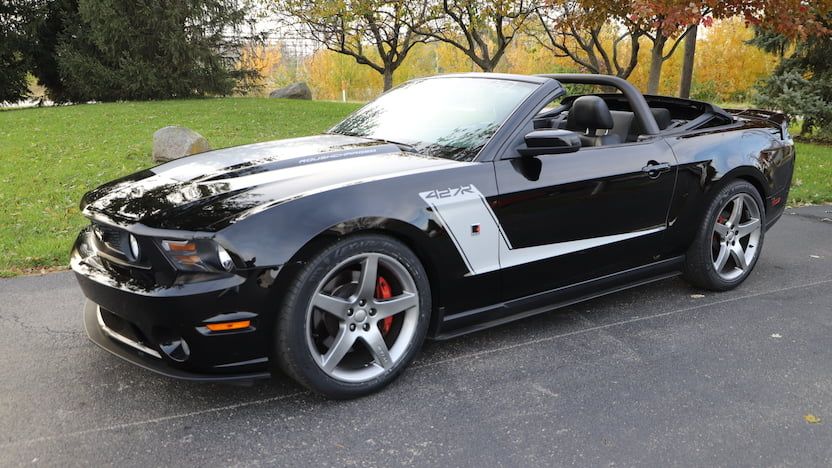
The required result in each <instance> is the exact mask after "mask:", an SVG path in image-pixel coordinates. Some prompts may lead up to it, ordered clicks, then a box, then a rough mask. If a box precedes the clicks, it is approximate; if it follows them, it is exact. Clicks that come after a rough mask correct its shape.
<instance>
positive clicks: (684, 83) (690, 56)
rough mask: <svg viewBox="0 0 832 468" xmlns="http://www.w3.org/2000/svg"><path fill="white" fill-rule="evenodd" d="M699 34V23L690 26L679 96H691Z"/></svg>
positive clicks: (685, 97)
mask: <svg viewBox="0 0 832 468" xmlns="http://www.w3.org/2000/svg"><path fill="white" fill-rule="evenodd" d="M698 34H699V25H698V24H694V25H693V26H691V27H690V31H688V35H687V37H685V58H684V60H683V62H682V76H681V78H680V80H679V97H680V98H683V99H688V98H689V97H690V88H691V85H693V64H694V59H695V58H696V39H697V36H698Z"/></svg>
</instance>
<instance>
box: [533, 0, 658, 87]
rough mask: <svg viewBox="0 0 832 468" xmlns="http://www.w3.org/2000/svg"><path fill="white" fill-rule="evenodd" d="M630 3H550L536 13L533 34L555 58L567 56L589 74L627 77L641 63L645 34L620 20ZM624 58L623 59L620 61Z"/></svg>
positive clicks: (579, 0)
mask: <svg viewBox="0 0 832 468" xmlns="http://www.w3.org/2000/svg"><path fill="white" fill-rule="evenodd" d="M627 6H628V2H604V4H603V5H598V4H597V2H594V1H587V0H577V1H576V0H560V1H550V2H547V3H545V4H543V5H541V6H540V7H539V8H537V10H536V16H537V18H538V19H539V20H540V29H539V31H537V33H536V34H534V36H535V38H537V39H538V41H539V42H540V44H541V45H542V46H543V47H545V48H547V49H548V50H550V51H551V52H552V53H553V55H554V56H555V57H558V58H563V57H567V58H570V59H571V60H572V61H574V62H575V63H576V64H578V65H579V66H580V67H582V68H583V69H585V70H586V71H588V72H590V73H601V74H605V75H615V76H618V77H621V78H627V77H629V76H630V74H631V73H632V72H633V70H634V69H635V67H636V65H637V64H638V53H639V50H640V44H639V38H640V37H642V36H643V35H644V32H643V31H641V30H640V29H638V28H631V27H629V26H630V24H629V23H625V22H623V21H621V20H620V18H623V17H624V16H625V12H626V8H627ZM622 55H623V56H624V58H623V60H622V59H620V57H621V56H622Z"/></svg>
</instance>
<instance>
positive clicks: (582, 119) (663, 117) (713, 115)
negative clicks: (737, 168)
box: [534, 94, 734, 148]
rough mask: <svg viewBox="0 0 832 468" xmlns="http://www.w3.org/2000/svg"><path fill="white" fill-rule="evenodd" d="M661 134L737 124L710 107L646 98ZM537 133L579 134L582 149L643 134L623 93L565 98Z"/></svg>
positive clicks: (541, 119) (547, 112)
mask: <svg viewBox="0 0 832 468" xmlns="http://www.w3.org/2000/svg"><path fill="white" fill-rule="evenodd" d="M644 97H645V99H646V100H647V104H648V105H649V107H650V112H651V113H652V115H653V118H655V119H656V124H657V125H658V127H659V131H660V134H665V133H674V132H679V131H692V130H698V129H703V128H711V127H717V126H722V125H729V124H732V123H734V118H733V117H732V116H731V115H730V114H728V113H727V112H726V111H724V110H722V109H720V108H718V107H716V106H713V105H710V104H707V103H701V102H696V101H688V100H684V99H677V98H670V97H665V96H644ZM534 129H535V130H548V129H563V130H570V131H573V132H575V133H578V135H579V136H580V139H581V146H582V147H584V148H586V147H597V146H610V145H620V144H625V143H635V142H638V141H640V139H641V138H642V135H644V133H645V132H644V131H643V128H642V124H641V121H640V119H638V118H637V116H636V114H635V113H634V112H633V111H632V109H631V108H630V104H629V102H628V101H627V98H626V97H625V96H624V95H623V94H586V95H578V96H568V97H566V98H563V99H562V100H561V102H560V105H558V106H554V107H548V106H547V107H545V108H543V109H542V110H541V112H540V113H539V114H538V115H537V116H536V117H535V119H534Z"/></svg>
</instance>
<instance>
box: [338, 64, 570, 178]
mask: <svg viewBox="0 0 832 468" xmlns="http://www.w3.org/2000/svg"><path fill="white" fill-rule="evenodd" d="M460 78H467V79H471V78H475V79H483V80H506V81H518V82H522V83H529V84H534V85H537V87H536V88H535V89H533V90H532V91H531V92H530V93H529V94H528V95H527V96H526V97H525V98H524V99H523V100H521V101H520V102H519V103H518V104H517V105H516V106H515V107H514V108H513V109H512V110H511V111H510V112H509V113H508V115H507V116H506V118H505V119H503V121H502V122H500V123H499V124H498V125H497V128H496V129H495V130H494V133H493V134H492V135H491V137H490V138H489V139H488V140H487V141H486V142H485V144H484V145H482V147H480V148H479V150H478V151H477V153H476V154H475V155H474V156H473V157H471V159H469V160H465V161H462V160H460V161H459V162H483V161H491V160H493V159H495V157H494V154H491V153H492V152H491V151H486V150H488V149H489V148H494V147H495V146H499V144H498V143H497V141H498V140H501V138H499V137H500V136H501V135H502V134H503V133H505V132H506V131H508V132H509V133H511V130H510V129H509V130H506V129H507V128H508V125H507V124H508V123H509V122H512V121H515V120H517V117H518V115H519V116H520V117H521V118H522V116H523V115H524V114H523V112H524V111H525V108H526V107H528V106H529V102H537V100H538V98H537V96H539V95H540V94H541V93H542V92H548V90H549V89H550V86H551V84H552V83H554V84H555V85H557V82H556V81H554V80H552V79H550V78H544V77H540V76H533V75H510V74H503V73H454V74H448V75H436V76H427V77H422V78H416V79H413V80H409V81H406V82H404V83H401V84H399V85H398V86H395V87H394V88H392V89H390V90H388V91H385V92H384V93H382V94H380V95H379V96H378V97H377V98H376V99H378V98H380V97H381V96H384V95H385V94H387V93H389V92H392V91H395V90H396V89H398V88H399V87H401V86H403V85H405V84H408V83H414V82H419V81H426V80H446V79H460ZM547 84H549V85H550V86H546V85H547ZM557 86H559V85H557ZM376 99H373V100H372V101H369V102H367V103H366V104H364V105H363V106H361V107H360V108H358V109H356V110H355V111H353V112H352V113H350V114H349V115H348V116H346V117H345V118H343V119H342V120H341V121H339V122H338V123H336V124H335V125H333V126H332V127H331V128H330V129H329V130H327V131H326V133H328V134H338V135H341V133H337V132H335V131H334V130H335V129H336V128H337V127H338V126H340V125H341V123H342V122H344V121H346V120H348V119H350V118H352V117H353V116H354V115H356V114H358V113H360V112H361V111H362V110H364V109H365V108H366V107H367V106H369V105H371V104H372V103H373V102H375V101H376ZM358 138H367V139H373V138H372V137H362V136H358ZM405 146H409V145H405ZM418 154H423V155H425V156H430V157H436V158H441V156H431V155H429V154H425V153H418ZM444 159H448V160H453V159H449V158H444Z"/></svg>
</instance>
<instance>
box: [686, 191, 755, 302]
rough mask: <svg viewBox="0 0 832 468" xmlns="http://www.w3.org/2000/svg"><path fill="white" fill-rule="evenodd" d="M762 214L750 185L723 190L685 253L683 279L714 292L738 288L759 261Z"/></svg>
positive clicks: (715, 198)
mask: <svg viewBox="0 0 832 468" xmlns="http://www.w3.org/2000/svg"><path fill="white" fill-rule="evenodd" d="M765 214H766V213H765V209H764V208H763V200H762V198H760V194H759V192H758V191H757V189H756V188H755V187H754V186H753V185H751V184H750V183H748V182H745V181H743V180H737V181H734V182H731V183H729V184H728V185H726V186H725V187H723V188H722V189H721V190H720V191H719V192H717V194H716V196H714V198H713V200H711V203H710V205H709V206H708V210H707V212H706V213H705V217H704V219H703V220H702V225H701V226H700V228H699V231H698V232H697V235H696V239H695V240H694V242H693V244H692V245H691V247H690V249H689V250H688V254H687V259H686V262H685V278H686V279H687V280H688V281H690V282H691V283H693V284H694V285H696V286H699V287H702V288H706V289H710V290H714V291H727V290H729V289H733V288H735V287H737V286H739V284H740V283H742V282H743V281H745V279H746V278H747V277H748V275H749V274H750V273H751V270H753V269H754V266H755V265H756V264H757V260H758V259H759V257H760V252H761V251H762V247H763V238H764V237H765V231H764V230H763V226H764V225H765Z"/></svg>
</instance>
